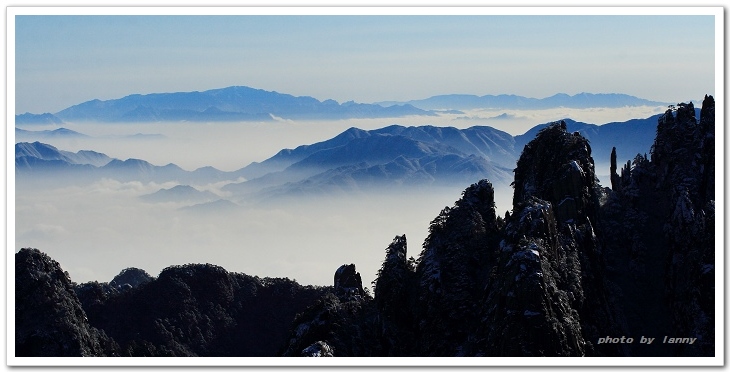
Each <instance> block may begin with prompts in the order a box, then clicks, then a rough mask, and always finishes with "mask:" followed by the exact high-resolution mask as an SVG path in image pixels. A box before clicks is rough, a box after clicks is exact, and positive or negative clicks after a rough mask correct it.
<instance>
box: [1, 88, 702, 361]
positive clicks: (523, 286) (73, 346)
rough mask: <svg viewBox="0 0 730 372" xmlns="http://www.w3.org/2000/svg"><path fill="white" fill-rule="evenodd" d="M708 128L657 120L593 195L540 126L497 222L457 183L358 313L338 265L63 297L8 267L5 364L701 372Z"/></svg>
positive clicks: (53, 278) (581, 165)
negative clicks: (443, 365) (415, 249)
mask: <svg viewBox="0 0 730 372" xmlns="http://www.w3.org/2000/svg"><path fill="white" fill-rule="evenodd" d="M714 121H715V120H714V99H713V97H711V96H706V97H705V99H704V101H703V104H702V109H701V111H700V118H699V120H698V119H697V118H696V114H695V109H694V106H693V104H691V103H690V104H680V105H677V106H675V107H674V108H670V109H669V110H667V112H666V113H665V114H664V115H662V116H661V117H659V118H658V121H657V127H656V137H655V140H654V144H653V145H652V146H651V149H650V150H649V152H650V156H645V155H641V154H638V155H637V156H636V157H635V158H634V160H633V161H630V162H628V163H627V164H626V165H625V166H623V167H622V168H621V170H620V174H619V168H618V164H616V163H617V162H616V160H615V159H616V155H615V153H616V152H619V151H621V147H620V146H617V147H616V148H615V149H614V154H613V155H612V156H611V160H612V161H611V168H610V171H611V187H603V186H601V185H600V184H599V183H598V181H597V178H596V170H595V165H594V159H593V156H592V154H593V152H592V148H591V144H590V142H589V141H588V140H587V139H586V138H585V137H584V136H582V135H581V134H580V133H577V132H569V131H567V128H566V124H565V123H564V122H559V123H552V124H551V125H548V126H547V127H545V128H544V129H542V130H540V131H539V133H537V135H536V136H535V138H534V139H533V140H531V141H530V142H529V143H527V144H526V145H525V147H524V149H523V151H522V153H521V155H520V157H519V160H518V161H517V168H516V169H515V177H514V182H513V187H514V190H515V193H514V199H513V208H512V210H511V211H510V212H507V213H506V214H505V215H504V216H498V215H497V214H496V212H495V206H494V189H493V186H492V184H491V183H490V182H489V181H488V180H480V181H478V182H475V183H473V184H472V185H471V186H469V187H468V188H466V189H465V190H464V192H463V193H462V195H461V197H460V198H459V199H458V200H457V201H456V202H455V203H454V205H453V206H451V207H446V208H444V209H443V210H442V211H441V213H439V215H438V216H436V218H434V219H433V220H432V221H431V224H430V226H429V234H428V237H427V238H426V240H425V241H424V243H423V246H422V250H421V252H420V253H419V254H418V258H413V257H409V256H408V251H407V246H408V242H407V239H406V237H405V236H404V235H403V236H396V237H395V238H394V239H393V241H392V243H391V244H390V245H389V246H388V247H387V248H386V250H385V258H384V260H383V264H382V267H381V269H380V270H379V272H378V275H377V279H376V280H375V281H374V282H373V284H374V290H373V293H372V295H371V294H370V292H369V291H368V290H367V289H366V288H364V287H363V285H362V281H361V278H360V275H359V273H357V271H356V268H355V265H354V264H348V265H343V266H342V267H340V268H339V269H337V271H336V272H335V275H334V283H333V284H334V285H333V286H332V287H317V288H315V287H305V286H301V285H299V284H297V283H296V282H293V281H291V280H288V279H260V278H257V277H250V276H247V275H245V274H235V273H229V272H226V271H225V270H224V269H223V268H220V267H217V266H213V265H185V266H174V267H170V268H167V269H165V270H163V272H162V273H160V275H159V276H158V277H157V278H152V277H150V276H149V275H147V274H146V273H144V272H142V271H140V270H135V269H128V270H125V271H123V272H122V273H120V275H119V276H117V277H116V278H114V280H112V282H110V283H108V284H107V283H86V284H82V285H76V284H74V283H72V282H71V281H70V279H69V278H68V275H67V274H65V273H63V271H62V270H61V268H60V266H59V265H58V264H57V263H55V262H54V261H53V260H51V259H50V258H49V257H48V256H46V255H44V254H43V253H41V252H39V251H37V250H32V249H22V250H21V251H20V252H18V253H17V254H16V335H15V337H16V355H17V356H40V355H84V356H91V355H127V356H141V355H145V356H162V355H165V356H253V355H256V356H263V355H269V356H273V355H278V356H380V357H387V356H484V357H489V356H506V357H521V356H714V351H715V343H714V340H715V330H714V325H715V322H714V319H715V314H714V304H715V301H716V299H715V298H714V293H715V288H714V283H715V266H714V265H715V261H714V247H715V236H714V224H715V220H714V198H715V195H714V189H715V179H714V166H715V165H714V154H715V147H714ZM607 336H609V337H621V336H625V337H631V338H633V339H634V340H638V339H639V337H640V336H644V337H652V338H655V339H657V341H655V342H654V343H653V344H644V343H639V342H638V341H635V342H633V343H620V344H616V343H610V342H601V341H600V340H601V339H602V338H605V337H607ZM664 336H669V337H672V338H674V337H677V338H682V339H685V338H686V339H688V340H689V339H692V340H693V341H692V343H664V342H661V341H659V340H661V339H662V337H664Z"/></svg>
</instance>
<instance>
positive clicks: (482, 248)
mask: <svg viewBox="0 0 730 372" xmlns="http://www.w3.org/2000/svg"><path fill="white" fill-rule="evenodd" d="M497 231H498V222H497V219H496V212H495V211H494V188H493V187H492V185H491V184H490V183H489V181H487V180H482V181H479V182H478V183H475V184H473V185H471V186H469V187H468V188H467V189H466V190H465V191H464V193H463V195H462V198H461V199H460V200H458V201H457V202H456V203H455V205H454V207H453V208H445V209H444V210H443V211H442V212H441V213H440V214H439V216H438V217H436V218H435V219H434V220H433V221H432V222H431V226H430V228H429V235H428V237H427V238H426V241H425V242H424V244H423V251H422V252H421V256H420V259H419V265H418V267H417V269H416V274H417V276H418V278H419V290H418V291H419V298H418V306H417V311H418V312H417V315H418V318H419V320H420V323H419V332H420V336H421V337H420V338H421V344H420V348H421V350H422V352H423V353H424V354H426V355H434V356H454V355H470V354H473V351H470V349H473V348H474V345H473V344H474V342H475V340H474V338H473V335H472V334H473V331H474V328H473V326H474V324H476V323H477V322H478V317H479V313H480V312H481V305H480V303H479V302H480V299H481V297H482V296H483V283H484V278H485V277H486V276H487V275H489V270H490V269H491V267H492V265H491V264H490V261H491V255H492V254H493V253H492V252H494V250H495V249H496V244H497V242H498V240H499V237H498V233H497Z"/></svg>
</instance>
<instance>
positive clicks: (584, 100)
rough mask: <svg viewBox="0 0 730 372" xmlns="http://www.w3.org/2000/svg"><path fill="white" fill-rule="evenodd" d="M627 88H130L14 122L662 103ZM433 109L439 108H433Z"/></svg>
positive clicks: (315, 116)
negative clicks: (345, 94) (337, 92)
mask: <svg viewBox="0 0 730 372" xmlns="http://www.w3.org/2000/svg"><path fill="white" fill-rule="evenodd" d="M665 105H666V104H663V103H661V102H653V101H649V100H645V99H641V98H637V97H633V96H629V95H625V94H590V93H581V94H576V95H573V96H570V95H567V94H562V93H561V94H556V95H554V96H551V97H547V98H543V99H537V98H527V97H521V96H515V95H498V96H481V97H479V96H473V95H463V94H452V95H442V96H434V97H431V98H428V99H424V100H416V101H409V102H380V103H356V102H353V101H348V102H344V103H338V102H337V101H334V100H331V99H327V100H324V101H319V100H317V99H315V98H312V97H307V96H293V95H290V94H284V93H278V92H273V91H266V90H262V89H255V88H250V87H246V86H231V87H227V88H221V89H211V90H206V91H203V92H197V91H196V92H177V93H153V94H133V95H129V96H126V97H123V98H118V99H111V100H105V101H102V100H98V99H95V100H91V101H87V102H83V103H80V104H77V105H74V106H71V107H68V108H66V109H63V110H61V111H59V112H57V113H54V114H51V113H44V114H31V113H24V114H20V115H16V116H15V124H16V125H24V124H62V123H63V122H88V121H91V122H158V121H173V122H174V121H189V122H220V121H272V120H279V119H296V120H301V119H307V120H331V119H337V120H339V119H351V118H386V117H389V118H393V117H402V116H410V115H422V116H434V115H437V114H438V113H461V112H460V111H459V110H466V109H546V108H555V107H569V108H588V107H625V106H665ZM434 110H439V111H438V112H437V111H434Z"/></svg>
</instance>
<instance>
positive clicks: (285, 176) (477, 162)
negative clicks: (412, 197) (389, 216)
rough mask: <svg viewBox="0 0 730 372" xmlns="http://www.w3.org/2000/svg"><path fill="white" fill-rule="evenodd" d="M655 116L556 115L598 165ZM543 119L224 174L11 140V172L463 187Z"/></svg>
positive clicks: (311, 186)
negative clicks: (607, 119) (511, 130)
mask: <svg viewBox="0 0 730 372" xmlns="http://www.w3.org/2000/svg"><path fill="white" fill-rule="evenodd" d="M658 117H659V116H658V115H657V116H653V117H650V118H647V119H635V120H630V121H627V122H621V123H608V124H603V125H600V126H599V125H594V124H586V123H581V122H576V121H573V120H570V119H566V120H565V122H566V124H567V128H568V129H569V130H571V131H574V132H577V133H580V134H581V135H582V136H584V137H585V138H587V139H589V140H590V142H591V146H592V148H593V149H594V150H593V156H594V157H595V158H596V159H599V160H598V161H599V162H603V163H606V164H608V162H609V159H610V154H611V148H612V144H615V143H617V142H618V141H620V142H621V143H622V146H623V148H624V149H625V151H626V153H625V155H623V156H622V157H620V158H621V159H625V160H628V159H630V158H631V157H632V156H633V155H629V154H634V155H635V154H637V153H645V152H646V151H647V150H646V149H647V148H649V146H650V145H651V141H652V138H653V136H654V134H653V132H654V128H655V124H652V123H655V122H656V120H657V119H658ZM546 126H547V124H541V125H538V126H536V127H534V128H533V129H531V130H529V131H528V132H526V133H525V134H523V135H518V136H512V135H510V134H508V133H506V132H503V131H500V130H497V129H494V128H492V127H488V126H475V127H471V128H467V129H457V128H453V127H435V126H418V127H405V126H401V125H391V126H388V127H384V128H380V129H375V130H362V129H358V128H350V129H348V130H346V131H344V132H342V133H341V134H339V135H337V136H335V137H333V138H331V139H329V140H326V141H322V142H318V143H314V144H310V145H301V146H299V147H296V148H294V149H283V150H281V151H279V152H278V153H277V154H275V155H274V156H272V157H270V158H268V159H266V160H264V161H262V162H254V163H252V164H249V165H248V166H245V167H243V168H241V169H239V170H236V171H231V172H226V171H221V170H218V169H215V168H213V167H202V168H199V169H196V170H193V171H186V170H184V169H182V168H180V167H178V166H177V165H175V164H167V165H164V166H158V165H153V164H151V163H149V162H147V161H144V160H141V159H126V160H120V159H112V158H110V157H108V156H106V155H104V154H100V153H96V152H93V151H79V152H78V153H71V152H68V151H63V150H59V149H57V148H55V147H54V146H51V145H48V144H44V143H42V142H39V141H36V142H32V143H30V142H20V143H17V144H16V167H15V171H16V175H17V177H18V179H19V180H21V181H33V180H34V179H41V178H42V176H43V175H48V174H53V176H54V182H56V183H57V184H63V183H78V182H89V181H92V180H95V179H100V178H103V177H105V178H112V179H117V180H119V181H143V182H151V181H154V182H157V183H163V182H177V183H179V184H182V185H187V186H195V185H206V184H210V183H214V182H220V181H228V183H229V184H228V185H226V186H224V188H223V190H222V191H224V192H226V193H228V194H230V195H231V196H230V201H232V202H234V203H248V202H250V201H251V200H263V199H271V198H278V197H281V196H297V195H303V194H304V195H322V194H331V193H338V192H340V193H347V192H352V191H366V190H382V189H384V188H402V187H419V188H423V187H431V186H438V185H446V186H459V187H466V186H467V185H469V184H470V183H472V182H473V180H474V179H482V178H489V179H490V180H491V181H492V182H493V183H495V184H500V185H507V184H509V183H510V182H511V181H512V169H513V168H514V166H515V164H516V161H517V159H518V156H519V149H521V148H523V147H524V146H525V144H526V143H528V142H529V141H530V140H532V139H533V138H534V137H535V135H536V133H537V132H538V131H539V130H540V129H542V128H544V127H546ZM36 133H37V131H36ZM79 135H82V134H80V133H79ZM607 173H608V171H607V170H606V171H605V174H607ZM242 180H245V181H242ZM174 195H176V194H175V193H170V194H169V195H168V196H169V198H173V197H174ZM184 197H185V198H188V196H184ZM154 199H155V198H151V199H150V200H154Z"/></svg>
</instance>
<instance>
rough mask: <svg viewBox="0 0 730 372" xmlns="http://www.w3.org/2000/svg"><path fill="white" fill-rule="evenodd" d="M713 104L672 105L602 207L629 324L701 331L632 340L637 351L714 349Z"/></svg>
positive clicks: (709, 100)
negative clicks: (645, 152)
mask: <svg viewBox="0 0 730 372" xmlns="http://www.w3.org/2000/svg"><path fill="white" fill-rule="evenodd" d="M714 111H715V102H714V98H713V97H711V96H706V97H705V99H704V101H703V103H702V109H701V111H700V118H699V120H697V118H696V117H695V108H694V105H693V104H692V103H689V104H679V105H677V106H674V107H670V109H669V110H667V112H666V113H665V114H664V115H663V116H662V117H661V118H660V119H659V121H658V123H657V134H656V139H655V141H654V145H653V146H652V149H651V156H650V157H646V156H642V155H641V154H639V155H637V156H636V158H635V159H634V161H633V162H629V163H628V164H626V165H625V166H624V167H623V169H622V170H621V175H620V176H618V174H615V176H612V177H616V178H617V180H618V187H614V188H613V191H612V192H611V193H610V194H609V196H608V198H607V202H606V203H605V205H604V207H603V208H602V215H603V216H602V217H603V219H602V224H601V228H602V230H604V231H605V236H607V237H608V239H607V244H606V255H605V256H606V258H607V261H608V264H609V271H608V277H609V278H610V279H611V280H612V281H614V282H615V283H616V284H617V285H618V286H619V287H620V288H621V293H622V298H623V301H621V302H620V304H621V307H622V309H623V312H624V313H625V315H626V318H625V319H626V324H627V327H628V328H629V329H633V330H635V331H637V332H640V333H645V334H658V335H661V336H662V337H663V336H664V335H667V334H669V335H668V336H669V337H689V338H695V337H696V338H697V340H696V342H694V343H693V344H689V345H688V344H679V345H659V346H654V347H639V346H637V345H632V347H631V353H632V355H640V356H645V355H647V356H654V355H665V354H667V353H670V354H673V355H687V356H690V355H691V356H697V355H714V303H715V299H714V291H715V288H714V283H715V266H714V264H715V258H714V249H715V231H714V225H715V219H714V218H715V201H714V195H715V194H714V189H715V181H714V174H715V171H714V161H715V147H714V126H715V115H714ZM617 149H619V150H620V148H617ZM637 283H638V284H639V285H636V284H637ZM648 315H651V316H648ZM671 334H675V335H677V336H672V335H671Z"/></svg>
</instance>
